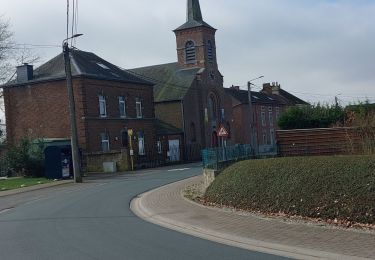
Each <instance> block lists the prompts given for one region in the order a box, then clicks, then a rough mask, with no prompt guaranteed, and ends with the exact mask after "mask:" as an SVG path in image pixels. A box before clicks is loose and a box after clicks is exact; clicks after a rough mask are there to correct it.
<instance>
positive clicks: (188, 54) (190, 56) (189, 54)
mask: <svg viewBox="0 0 375 260" xmlns="http://www.w3.org/2000/svg"><path fill="white" fill-rule="evenodd" d="M195 55H196V54H195V44H194V42H193V41H188V42H187V43H186V45H185V59H186V63H195V59H196V57H195Z"/></svg>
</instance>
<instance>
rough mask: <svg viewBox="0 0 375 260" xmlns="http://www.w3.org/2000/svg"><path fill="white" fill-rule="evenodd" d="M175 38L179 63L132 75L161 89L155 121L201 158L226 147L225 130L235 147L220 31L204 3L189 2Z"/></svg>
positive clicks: (156, 94) (137, 70)
mask: <svg viewBox="0 0 375 260" xmlns="http://www.w3.org/2000/svg"><path fill="white" fill-rule="evenodd" d="M174 33H175V35H176V45H177V62H173V63H168V64H160V65H155V66H148V67H143V68H135V69H132V70H130V71H132V72H133V73H134V74H135V75H136V76H138V77H141V78H144V79H146V80H148V81H151V82H153V83H154V84H156V85H155V86H154V103H155V117H156V118H157V119H159V120H160V121H162V122H164V123H166V124H168V125H171V126H173V127H175V128H178V129H181V130H182V133H183V145H184V147H185V149H184V150H185V151H187V150H190V148H191V147H192V149H193V150H194V151H196V152H195V153H196V154H195V155H192V156H195V157H196V156H198V157H199V156H200V150H201V149H204V148H209V147H216V146H218V145H221V144H223V143H224V141H223V140H220V138H219V137H218V131H219V128H220V127H225V129H226V131H227V132H228V136H227V138H226V139H225V143H226V144H227V145H230V144H234V143H233V142H232V138H231V136H233V129H232V127H231V124H232V121H233V115H232V101H231V97H230V96H229V95H228V94H226V93H225V91H224V86H223V76H222V74H221V73H220V71H219V67H218V60H217V55H216V40H215V33H216V29H215V28H214V27H212V26H211V25H209V24H208V23H206V22H205V21H204V20H203V16H202V12H201V8H200V4H199V0H188V1H187V19H186V22H185V23H184V24H182V25H181V26H180V27H178V28H177V29H175V30H174ZM231 129H232V130H231ZM186 153H187V154H189V152H186ZM186 156H188V155H185V157H186Z"/></svg>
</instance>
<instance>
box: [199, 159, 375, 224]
mask: <svg viewBox="0 0 375 260" xmlns="http://www.w3.org/2000/svg"><path fill="white" fill-rule="evenodd" d="M204 200H205V201H206V202H209V203H216V204H220V205H225V206H230V207H235V208H238V209H244V210H250V211H260V212H263V213H286V214H288V215H298V216H303V217H312V218H321V219H323V220H334V219H337V220H338V221H345V222H356V223H365V224H375V156H331V157H298V158H297V157H295V158H276V159H264V160H248V161H243V162H239V163H237V164H234V165H232V166H231V167H229V168H227V169H226V170H224V171H223V173H222V174H220V175H219V176H218V178H217V179H216V180H215V181H214V183H213V184H212V185H211V186H210V187H209V188H208V190H207V191H206V194H205V197H204Z"/></svg>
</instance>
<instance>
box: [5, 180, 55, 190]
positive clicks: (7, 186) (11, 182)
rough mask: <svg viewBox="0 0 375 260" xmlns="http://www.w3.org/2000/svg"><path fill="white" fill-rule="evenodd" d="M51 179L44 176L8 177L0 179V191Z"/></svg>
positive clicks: (41, 182)
mask: <svg viewBox="0 0 375 260" xmlns="http://www.w3.org/2000/svg"><path fill="white" fill-rule="evenodd" d="M50 182H52V180H48V179H45V178H10V179H6V180H0V192H1V191H6V190H14V189H19V188H23V187H29V186H35V185H39V184H44V183H50Z"/></svg>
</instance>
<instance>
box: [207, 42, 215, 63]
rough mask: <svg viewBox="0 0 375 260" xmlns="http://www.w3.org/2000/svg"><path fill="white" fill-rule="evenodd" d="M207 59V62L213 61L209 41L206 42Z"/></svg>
mask: <svg viewBox="0 0 375 260" xmlns="http://www.w3.org/2000/svg"><path fill="white" fill-rule="evenodd" d="M207 59H208V62H210V63H212V62H213V61H214V54H213V48H212V43H211V41H208V42H207Z"/></svg>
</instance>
